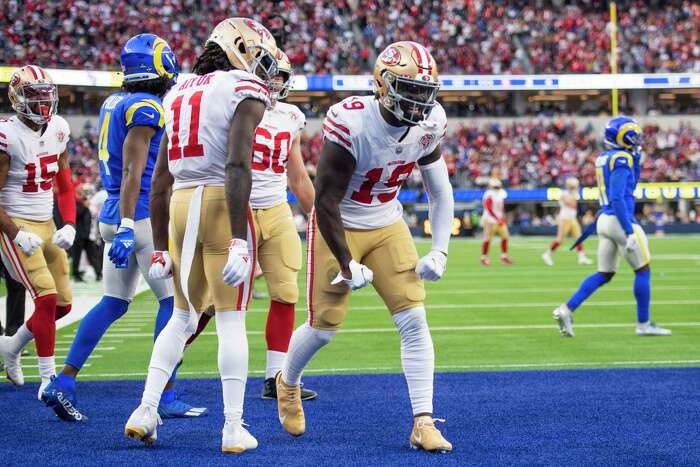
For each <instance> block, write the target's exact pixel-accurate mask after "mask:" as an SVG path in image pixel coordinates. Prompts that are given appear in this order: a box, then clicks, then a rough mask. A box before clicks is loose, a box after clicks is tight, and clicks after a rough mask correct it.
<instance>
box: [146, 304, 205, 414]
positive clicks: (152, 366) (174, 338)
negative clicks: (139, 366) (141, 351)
mask: <svg viewBox="0 0 700 467" xmlns="http://www.w3.org/2000/svg"><path fill="white" fill-rule="evenodd" d="M198 322H199V315H198V314H197V313H195V312H194V311H192V312H190V311H189V310H179V309H177V308H176V309H175V310H173V316H172V318H170V321H168V324H166V325H165V327H164V328H163V330H162V331H161V332H160V334H159V335H158V338H157V339H156V342H155V343H154V344H153V353H152V354H151V362H150V363H149V364H148V376H147V377H146V387H145V388H144V390H143V397H142V398H141V404H143V405H147V406H149V407H152V408H154V409H156V410H157V409H158V403H159V402H160V396H161V394H163V389H165V385H166V384H167V383H168V380H169V379H170V375H171V374H172V373H173V370H174V369H175V366H176V365H177V364H178V362H179V361H180V359H181V358H182V352H183V349H184V348H185V343H186V342H187V339H189V338H190V336H191V335H192V334H194V332H195V331H196V330H197V323H198Z"/></svg>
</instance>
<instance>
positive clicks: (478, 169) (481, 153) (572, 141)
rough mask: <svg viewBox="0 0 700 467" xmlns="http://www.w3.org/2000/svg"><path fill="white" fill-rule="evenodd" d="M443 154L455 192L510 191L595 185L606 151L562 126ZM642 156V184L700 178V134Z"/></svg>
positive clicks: (470, 136)
mask: <svg viewBox="0 0 700 467" xmlns="http://www.w3.org/2000/svg"><path fill="white" fill-rule="evenodd" d="M322 141H323V136H322V134H321V133H320V132H317V133H313V134H309V133H308V132H307V133H303V134H302V155H303V157H304V161H305V163H306V166H307V169H308V170H309V172H310V173H311V175H312V176H313V174H314V173H315V167H316V164H317V162H318V157H319V155H320V153H321V145H322ZM71 144H72V147H71V148H70V152H71V154H72V157H73V160H72V166H73V169H74V172H75V174H76V178H77V179H78V180H79V181H80V182H81V183H90V184H92V185H97V184H98V183H97V180H96V178H97V177H98V174H99V170H98V167H97V158H96V157H95V154H96V153H97V135H96V133H95V131H94V130H93V129H91V128H89V127H86V128H85V129H84V132H83V135H82V136H81V137H78V138H76V139H74V140H73V141H72V143H71ZM442 148H443V153H444V157H445V159H446V160H447V163H448V168H449V172H450V176H451V179H452V184H453V185H454V186H455V187H457V188H476V187H480V186H484V185H485V184H486V181H487V180H488V177H489V176H490V175H491V174H494V173H495V174H499V176H500V178H501V179H502V180H503V182H504V184H505V186H506V187H510V188H536V187H547V186H562V185H563V184H564V180H565V179H566V178H567V177H570V176H575V177H577V178H579V179H580V180H581V183H582V184H583V185H584V186H593V185H595V183H596V180H595V170H594V161H595V158H596V157H597V155H598V154H599V153H600V152H601V151H602V150H603V147H602V146H601V143H600V135H599V134H598V132H596V131H594V130H593V128H592V127H591V126H586V127H584V128H580V127H577V126H576V125H574V124H573V123H566V122H562V121H553V122H548V123H544V122H536V121H533V122H530V123H513V124H508V125H502V124H497V123H493V124H490V125H485V126H482V127H477V126H460V127H458V128H457V129H456V131H453V132H451V133H449V134H448V136H447V138H446V141H445V142H443V145H442ZM643 150H644V154H645V160H644V164H643V169H642V179H643V181H659V182H660V181H681V180H700V129H696V128H692V127H691V126H688V125H681V126H680V127H678V128H675V129H672V130H661V129H660V128H658V127H656V126H649V125H648V126H645V127H644V148H643ZM417 177H418V176H417V171H416V174H415V176H414V177H411V179H409V181H408V185H409V186H418V185H420V179H419V178H417Z"/></svg>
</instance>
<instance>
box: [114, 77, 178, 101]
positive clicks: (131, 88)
mask: <svg viewBox="0 0 700 467" xmlns="http://www.w3.org/2000/svg"><path fill="white" fill-rule="evenodd" d="M170 86H172V83H171V82H170V81H169V80H168V79H167V78H166V77H164V76H161V77H160V78H156V79H149V80H146V81H135V82H133V83H124V84H122V89H123V90H124V91H126V92H132V93H133V92H147V93H149V94H153V95H155V96H158V97H163V96H164V95H165V93H166V92H168V89H170Z"/></svg>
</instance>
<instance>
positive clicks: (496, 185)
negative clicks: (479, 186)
mask: <svg viewBox="0 0 700 467" xmlns="http://www.w3.org/2000/svg"><path fill="white" fill-rule="evenodd" d="M488 187H489V188H490V189H492V190H500V189H501V188H503V183H501V180H500V179H498V178H496V177H491V178H489V183H488Z"/></svg>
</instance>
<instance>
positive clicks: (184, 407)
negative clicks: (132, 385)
mask: <svg viewBox="0 0 700 467" xmlns="http://www.w3.org/2000/svg"><path fill="white" fill-rule="evenodd" d="M206 413H207V408H206V407H192V406H191V405H190V404H188V403H187V402H185V401H183V400H181V399H178V398H177V394H175V396H174V398H173V399H172V400H170V401H168V402H165V401H164V400H163V399H161V401H160V404H158V415H160V418H162V419H166V418H193V417H201V416H203V415H206Z"/></svg>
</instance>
